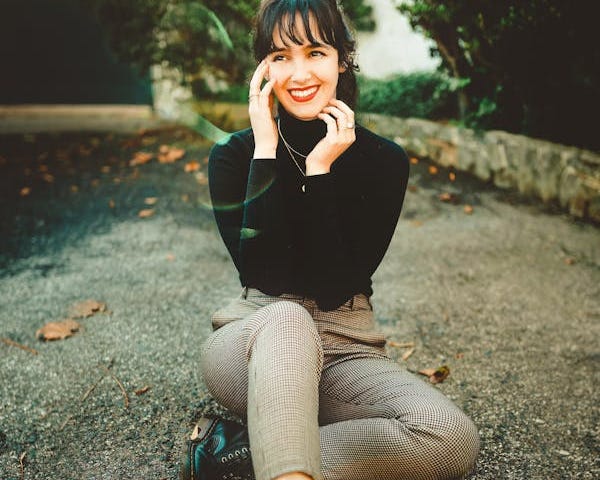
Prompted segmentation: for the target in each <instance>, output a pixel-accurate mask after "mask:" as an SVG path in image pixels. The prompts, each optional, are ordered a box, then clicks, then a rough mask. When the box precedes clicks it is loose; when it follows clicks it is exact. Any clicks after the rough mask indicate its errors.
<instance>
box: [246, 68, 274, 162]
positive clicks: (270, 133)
mask: <svg viewBox="0 0 600 480" xmlns="http://www.w3.org/2000/svg"><path fill="white" fill-rule="evenodd" d="M268 71H269V66H268V64H267V62H266V60H263V61H262V62H260V63H259V64H258V67H257V68H256V70H255V72H254V75H252V80H250V93H249V95H248V103H249V105H248V113H249V114H250V124H251V125H252V131H253V132H254V158H275V155H276V151H277V143H278V141H279V135H278V132H277V125H276V124H275V119H274V118H273V85H275V81H276V80H275V79H274V78H271V79H270V80H269V81H267V83H266V84H265V85H264V87H262V89H261V88H260V87H261V85H262V82H263V80H266V78H267V74H268Z"/></svg>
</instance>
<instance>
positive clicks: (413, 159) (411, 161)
mask: <svg viewBox="0 0 600 480" xmlns="http://www.w3.org/2000/svg"><path fill="white" fill-rule="evenodd" d="M410 163H412V164H413V165H416V164H417V163H419V159H418V158H417V157H410Z"/></svg>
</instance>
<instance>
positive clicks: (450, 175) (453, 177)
mask: <svg viewBox="0 0 600 480" xmlns="http://www.w3.org/2000/svg"><path fill="white" fill-rule="evenodd" d="M448 178H449V179H450V181H451V182H454V181H455V180H456V173H454V172H450V173H449V174H448Z"/></svg>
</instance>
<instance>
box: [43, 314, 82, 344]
mask: <svg viewBox="0 0 600 480" xmlns="http://www.w3.org/2000/svg"><path fill="white" fill-rule="evenodd" d="M79 327H80V325H79V323H77V322H76V321H75V320H73V319H71V318H67V319H65V320H62V321H60V322H49V323H47V324H46V325H44V326H43V327H42V328H40V329H39V330H38V331H37V332H35V336H36V337H37V338H39V339H41V340H46V341H48V340H63V339H65V338H68V337H70V336H72V335H73V334H74V333H75V332H77V331H78V330H79Z"/></svg>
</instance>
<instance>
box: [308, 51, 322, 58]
mask: <svg viewBox="0 0 600 480" xmlns="http://www.w3.org/2000/svg"><path fill="white" fill-rule="evenodd" d="M310 56H311V57H324V56H325V54H324V53H323V52H321V51H319V50H313V51H312V52H310Z"/></svg>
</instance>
